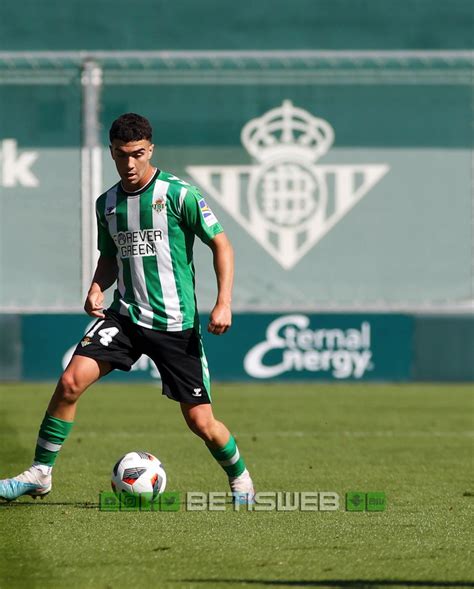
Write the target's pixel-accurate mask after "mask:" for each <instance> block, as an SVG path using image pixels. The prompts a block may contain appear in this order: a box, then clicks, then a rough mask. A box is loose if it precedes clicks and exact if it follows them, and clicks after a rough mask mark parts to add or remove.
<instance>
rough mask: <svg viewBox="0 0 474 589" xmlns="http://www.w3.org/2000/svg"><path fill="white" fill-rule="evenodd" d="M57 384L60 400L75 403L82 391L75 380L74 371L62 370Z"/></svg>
mask: <svg viewBox="0 0 474 589" xmlns="http://www.w3.org/2000/svg"><path fill="white" fill-rule="evenodd" d="M59 384H60V394H61V400H63V401H65V402H66V403H76V401H77V400H78V399H79V397H80V395H81V393H82V392H83V387H82V386H81V384H80V383H79V381H78V380H77V378H76V376H75V375H74V373H73V372H68V371H66V372H64V373H63V375H62V376H61V379H60V381H59Z"/></svg>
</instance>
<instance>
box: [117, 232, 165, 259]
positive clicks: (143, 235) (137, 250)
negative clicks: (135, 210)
mask: <svg viewBox="0 0 474 589" xmlns="http://www.w3.org/2000/svg"><path fill="white" fill-rule="evenodd" d="M112 238H113V240H114V242H115V245H116V246H117V249H118V251H119V254H120V257H122V258H137V257H142V256H154V255H155V254H156V244H157V242H159V241H161V240H162V239H163V232H162V231H161V229H141V230H139V231H120V232H119V233H115V234H114V235H112Z"/></svg>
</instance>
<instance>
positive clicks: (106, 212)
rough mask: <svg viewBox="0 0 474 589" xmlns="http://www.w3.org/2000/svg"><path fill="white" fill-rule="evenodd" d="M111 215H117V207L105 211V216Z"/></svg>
mask: <svg viewBox="0 0 474 589" xmlns="http://www.w3.org/2000/svg"><path fill="white" fill-rule="evenodd" d="M111 215H115V207H107V208H106V210H105V216H106V217H110V216H111Z"/></svg>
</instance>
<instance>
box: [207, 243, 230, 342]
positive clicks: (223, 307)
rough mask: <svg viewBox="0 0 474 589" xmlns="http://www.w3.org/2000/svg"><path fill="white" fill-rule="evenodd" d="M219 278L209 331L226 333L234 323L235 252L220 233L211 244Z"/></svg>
mask: <svg viewBox="0 0 474 589" xmlns="http://www.w3.org/2000/svg"><path fill="white" fill-rule="evenodd" d="M209 247H210V248H211V250H212V255H213V262H214V271H215V273H216V278H217V301H216V304H215V305H214V308H213V309H212V311H211V314H210V316H209V324H208V326H207V331H209V332H210V333H213V334H214V335H222V334H223V333H225V332H226V331H227V330H228V329H229V327H230V326H231V323H232V311H231V301H232V285H233V282H234V251H233V249H232V245H231V244H230V241H229V240H228V239H227V236H226V235H225V233H218V234H217V235H216V236H215V237H214V238H213V239H212V240H211V241H210V242H209Z"/></svg>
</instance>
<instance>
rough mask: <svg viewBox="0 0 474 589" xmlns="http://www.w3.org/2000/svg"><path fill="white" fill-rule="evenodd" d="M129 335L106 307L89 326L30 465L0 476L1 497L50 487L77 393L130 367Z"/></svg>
mask: <svg viewBox="0 0 474 589" xmlns="http://www.w3.org/2000/svg"><path fill="white" fill-rule="evenodd" d="M132 339H133V336H132V333H131V329H130V325H129V323H127V321H126V320H125V319H123V318H120V317H118V316H117V315H116V314H114V313H110V312H109V311H107V314H106V318H105V319H100V320H99V321H97V322H96V323H95V324H94V325H93V326H92V328H91V329H90V331H88V333H87V334H86V335H85V336H84V337H83V339H82V340H81V341H80V343H79V344H78V345H77V347H76V349H75V351H74V355H73V357H72V360H71V362H70V363H69V365H68V367H67V368H66V370H65V371H64V373H63V374H62V376H61V378H60V379H59V382H58V384H57V386H56V389H55V391H54V394H53V396H52V398H51V401H50V403H49V405H48V408H47V411H46V414H45V416H44V419H43V422H42V423H41V427H40V431H39V434H38V440H37V444H36V450H35V457H34V462H33V465H32V466H31V468H30V469H28V470H27V471H25V472H24V473H22V474H21V475H18V477H14V478H13V479H5V480H1V481H0V497H3V498H4V499H7V500H12V499H16V498H17V497H19V496H21V495H32V496H38V495H40V496H44V495H45V494H47V493H48V492H49V491H50V490H51V470H52V467H53V465H54V463H55V460H56V458H57V455H58V453H59V450H60V449H61V447H62V445H63V443H64V442H65V440H66V438H67V437H68V435H69V433H70V432H71V429H72V426H73V420H74V417H75V414H76V407H77V402H78V400H79V398H80V396H81V395H82V393H83V392H84V391H85V390H86V389H87V388H88V387H89V386H90V385H91V384H92V383H94V382H95V381H96V380H98V379H99V378H101V377H102V376H104V375H105V374H107V373H108V372H110V371H111V370H112V369H114V368H119V369H121V370H130V368H131V366H132V365H133V363H134V362H135V361H136V360H137V359H138V357H139V356H140V352H138V351H137V350H136V349H135V347H134V345H133V342H132Z"/></svg>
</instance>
